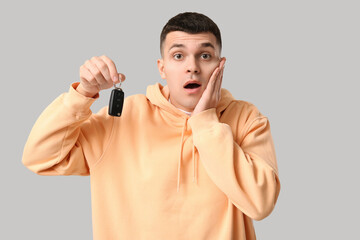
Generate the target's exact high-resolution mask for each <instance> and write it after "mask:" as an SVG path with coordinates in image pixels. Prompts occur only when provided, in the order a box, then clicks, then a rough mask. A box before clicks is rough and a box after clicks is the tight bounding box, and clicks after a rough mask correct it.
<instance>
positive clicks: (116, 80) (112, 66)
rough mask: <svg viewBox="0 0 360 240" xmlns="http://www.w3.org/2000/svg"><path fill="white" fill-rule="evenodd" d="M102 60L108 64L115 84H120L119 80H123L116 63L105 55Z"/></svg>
mask: <svg viewBox="0 0 360 240" xmlns="http://www.w3.org/2000/svg"><path fill="white" fill-rule="evenodd" d="M100 58H101V59H102V60H103V61H104V62H105V63H106V65H107V67H108V69H109V72H110V78H111V81H113V82H114V83H119V82H120V81H119V78H121V76H119V74H118V71H117V69H116V66H115V63H114V62H113V61H112V60H111V59H110V58H108V57H107V56H105V55H102V56H101V57H100Z"/></svg>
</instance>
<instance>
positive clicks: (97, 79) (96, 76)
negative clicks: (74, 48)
mask: <svg viewBox="0 0 360 240" xmlns="http://www.w3.org/2000/svg"><path fill="white" fill-rule="evenodd" d="M85 67H86V68H87V69H88V70H89V72H90V73H91V75H92V78H91V80H90V83H91V84H92V85H100V84H103V83H105V79H104V78H103V76H102V74H101V71H100V70H99V69H98V68H97V66H96V65H95V64H94V63H92V62H91V60H87V61H86V62H85Z"/></svg>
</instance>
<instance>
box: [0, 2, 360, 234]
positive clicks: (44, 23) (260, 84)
mask: <svg viewBox="0 0 360 240" xmlns="http://www.w3.org/2000/svg"><path fill="white" fill-rule="evenodd" d="M359 10H360V9H359V2H358V1H348V0H342V1H332V0H327V1H320V0H311V1H309V0H302V1H285V0H284V1H232V2H226V1H222V2H220V1H211V2H210V1H176V2H175V1H174V2H172V1H143V2H138V1H132V2H130V1H64V0H63V1H39V0H32V1H25V0H22V1H11V2H10V1H1V3H0V24H1V38H0V41H1V44H0V50H1V51H0V52H1V58H0V61H1V64H0V69H1V89H2V91H1V92H2V93H1V95H0V97H1V99H0V100H1V101H0V104H1V125H0V127H1V145H0V146H1V154H2V157H1V163H2V167H1V174H0V184H1V198H0V201H1V203H0V208H1V209H0V211H1V212H0V220H1V230H0V239H91V236H92V225H91V201H90V200H91V199H90V181H89V177H79V176H68V177H64V176H59V177H44V176H38V175H36V174H34V173H32V172H30V171H29V170H27V169H26V168H25V167H24V166H23V165H22V163H21V157H22V151H23V147H24V144H25V142H26V139H27V136H28V134H29V132H30V130H31V127H32V126H33V124H34V122H35V121H36V119H37V117H38V116H39V114H40V113H41V111H42V110H43V109H44V108H45V107H46V106H47V105H48V104H49V103H50V102H51V101H52V100H53V99H55V98H56V97H57V96H58V95H59V94H61V93H63V92H65V91H67V90H68V89H69V86H70V84H71V83H72V82H75V81H78V80H79V67H80V66H81V65H82V64H83V63H84V62H85V61H86V60H87V59H89V58H91V57H92V56H99V55H102V54H105V55H107V56H109V57H110V58H112V59H113V60H114V62H115V63H116V65H117V67H118V70H119V71H120V72H122V73H124V74H125V75H126V76H127V80H126V82H125V83H124V84H123V89H124V91H125V93H126V95H131V94H135V93H145V91H146V86H147V85H149V84H153V83H155V82H158V81H159V82H161V83H162V84H165V82H164V81H163V80H161V78H160V75H159V73H158V70H157V67H156V60H157V58H159V34H160V31H161V29H162V27H163V25H164V24H165V23H166V22H167V20H168V19H169V18H171V17H172V16H174V15H176V14H177V13H180V12H183V11H198V12H202V13H204V14H206V15H208V16H209V17H210V18H212V19H213V20H214V21H215V22H216V23H217V24H218V26H219V27H220V29H221V31H222V37H223V45H224V47H223V56H226V57H227V60H228V61H227V64H226V69H225V73H224V80H223V87H224V88H227V89H229V90H230V91H231V92H232V94H233V95H234V96H235V97H236V98H237V99H243V100H247V101H250V102H252V103H254V104H255V105H256V106H257V107H258V108H259V109H260V110H261V111H262V113H263V114H264V115H266V116H268V117H269V119H270V123H271V128H272V133H273V137H274V142H275V147H276V151H277V157H278V165H279V172H280V180H281V186H282V189H281V193H280V196H279V199H278V202H277V205H276V208H275V210H274V211H273V213H272V214H271V215H270V216H269V217H268V218H266V219H264V220H262V221H260V222H256V221H255V222H254V223H255V229H256V232H257V236H258V239H347V238H350V237H352V239H355V238H358V236H359V234H358V225H359V224H358V223H359V221H358V219H357V216H358V215H359V214H360V212H359V206H358V204H359V202H360V199H359V190H358V184H359V174H358V173H359V168H358V167H359V163H358V162H359V160H360V159H359V154H358V149H359V137H358V136H359V133H360V131H359V130H360V129H359V124H358V121H359V102H360V101H359V100H360V99H359V94H358V89H359V87H358V84H357V82H359V80H360V78H359V62H360V60H359V56H360V47H359V42H360V34H359V23H360V17H359V12H360V11H359ZM109 93H110V91H109V90H107V91H104V92H102V93H101V98H100V100H99V101H97V102H96V103H95V104H94V105H93V106H92V110H93V111H94V112H96V111H98V110H99V109H100V108H101V107H102V106H104V105H106V104H107V103H108V98H109Z"/></svg>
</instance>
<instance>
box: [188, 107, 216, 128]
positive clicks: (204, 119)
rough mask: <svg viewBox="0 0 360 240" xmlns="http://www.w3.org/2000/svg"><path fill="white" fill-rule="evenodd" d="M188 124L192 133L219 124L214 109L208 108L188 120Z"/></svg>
mask: <svg viewBox="0 0 360 240" xmlns="http://www.w3.org/2000/svg"><path fill="white" fill-rule="evenodd" d="M188 122H189V124H190V126H191V129H192V130H193V131H195V132H196V131H201V129H209V128H211V127H213V126H214V125H215V124H218V123H219V118H218V116H217V115H216V108H210V109H207V110H205V111H202V112H200V113H198V114H196V115H195V116H192V117H190V118H189V121H188Z"/></svg>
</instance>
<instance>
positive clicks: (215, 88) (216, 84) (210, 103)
mask: <svg viewBox="0 0 360 240" xmlns="http://www.w3.org/2000/svg"><path fill="white" fill-rule="evenodd" d="M225 61H226V58H224V57H223V58H222V59H221V61H220V64H219V66H218V67H217V68H215V70H214V72H213V73H212V75H211V77H210V80H209V82H208V85H207V86H206V89H205V91H204V92H203V94H202V96H201V98H200V100H199V102H198V103H197V105H196V107H195V108H194V111H193V112H192V113H191V116H194V115H196V114H198V113H200V112H202V111H205V110H207V109H210V108H215V107H216V106H217V104H218V102H219V101H220V98H221V83H222V78H223V73H224V64H225Z"/></svg>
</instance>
